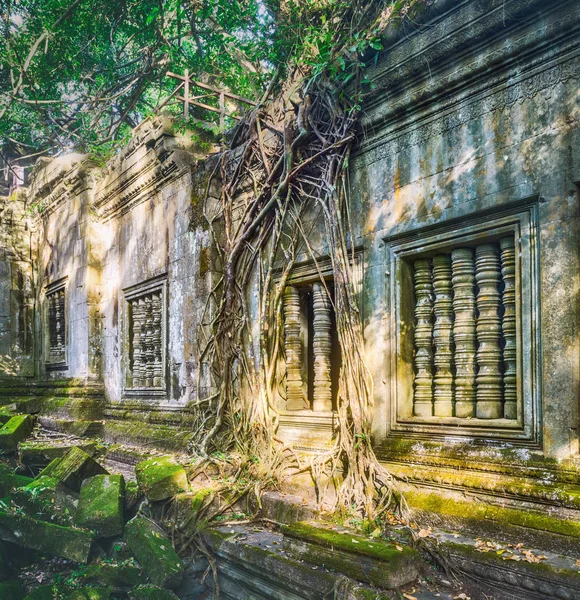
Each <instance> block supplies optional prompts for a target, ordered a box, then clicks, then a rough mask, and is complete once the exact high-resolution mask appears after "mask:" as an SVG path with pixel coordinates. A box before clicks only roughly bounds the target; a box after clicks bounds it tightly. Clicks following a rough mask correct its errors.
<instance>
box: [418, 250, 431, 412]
mask: <svg viewBox="0 0 580 600" xmlns="http://www.w3.org/2000/svg"><path fill="white" fill-rule="evenodd" d="M413 266H414V269H415V318H416V320H417V323H416V325H415V393H414V397H413V414H414V415H415V416H416V417H431V416H433V349H432V342H433V324H432V320H433V283H432V280H431V261H430V260H429V259H427V258H422V259H419V260H416V261H415V263H414V265H413Z"/></svg>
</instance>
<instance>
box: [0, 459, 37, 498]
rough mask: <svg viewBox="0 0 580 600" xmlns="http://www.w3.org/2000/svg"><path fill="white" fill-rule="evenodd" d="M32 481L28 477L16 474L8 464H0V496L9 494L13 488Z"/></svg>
mask: <svg viewBox="0 0 580 600" xmlns="http://www.w3.org/2000/svg"><path fill="white" fill-rule="evenodd" d="M32 481H33V479H32V478H30V477H25V476H24V475H16V474H14V473H13V472H12V470H11V469H10V467H8V465H4V464H0V497H1V498H4V497H5V496H9V495H10V493H11V491H12V489H13V488H19V487H23V486H25V485H28V484H29V483H31V482H32Z"/></svg>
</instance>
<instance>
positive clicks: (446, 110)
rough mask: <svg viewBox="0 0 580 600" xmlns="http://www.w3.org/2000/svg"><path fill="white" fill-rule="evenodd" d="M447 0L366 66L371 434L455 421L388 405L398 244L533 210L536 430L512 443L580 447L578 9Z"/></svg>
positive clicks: (356, 172) (362, 217)
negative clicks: (371, 92)
mask: <svg viewBox="0 0 580 600" xmlns="http://www.w3.org/2000/svg"><path fill="white" fill-rule="evenodd" d="M446 6H447V12H445V11H444V12H443V14H440V15H439V16H438V17H437V18H435V19H434V20H433V21H432V24H431V25H430V26H429V27H426V28H419V29H418V30H417V31H415V32H406V35H405V37H403V38H402V39H398V40H397V41H395V42H394V43H393V44H392V47H390V48H389V49H388V52H387V53H386V57H385V59H383V60H382V61H379V63H378V65H377V66H376V67H374V68H373V69H372V70H371V71H372V72H371V73H370V75H371V78H372V79H373V80H374V82H375V84H376V86H377V88H376V89H377V90H378V91H377V92H376V93H375V96H374V98H373V99H372V100H371V101H370V102H369V103H368V104H367V106H366V107H365V117H364V131H363V132H362V134H361V138H360V143H359V150H358V153H357V156H356V158H355V161H354V165H353V170H352V192H353V195H352V196H353V197H352V201H353V206H352V209H351V213H352V214H354V215H359V218H358V220H357V230H356V235H357V237H358V240H357V242H356V243H357V244H361V245H363V246H364V249H365V255H366V256H365V262H366V271H365V279H364V290H365V294H364V309H365V335H366V339H367V343H368V347H367V348H368V357H369V364H370V366H371V368H372V371H373V375H374V381H375V393H376V398H375V400H376V419H375V429H376V436H377V440H383V439H385V437H386V436H389V435H390V436H391V437H393V436H394V437H397V436H398V437H400V438H404V437H406V438H407V439H413V438H415V439H417V440H421V439H429V438H432V439H435V440H437V439H439V440H441V441H442V442H445V441H446V440H447V441H449V439H453V435H452V434H451V438H449V437H448V436H449V435H450V434H449V431H446V432H445V433H444V434H439V435H438V434H437V433H433V430H427V429H426V428H423V429H421V428H420V427H419V428H417V429H415V430H414V431H409V429H404V428H403V427H402V426H400V425H401V424H400V423H399V422H398V417H397V415H396V414H395V413H396V410H397V408H396V401H397V399H396V396H397V393H398V389H397V386H398V385H399V381H398V378H399V379H400V377H399V374H398V373H397V370H401V369H402V370H405V369H406V370H409V369H410V368H411V367H410V365H408V364H407V365H403V366H401V364H400V361H401V360H403V359H402V358H401V356H399V354H398V353H399V351H400V347H398V346H397V343H398V342H397V340H398V338H397V335H398V334H397V330H399V333H400V329H401V324H402V323H403V321H404V315H401V314H397V313H396V312H395V311H396V306H395V305H394V303H393V298H394V297H395V296H396V295H397V293H398V292H397V289H399V290H400V288H401V286H403V285H404V282H402V281H400V280H398V279H397V277H398V275H397V273H396V272H391V270H392V267H393V264H394V263H393V260H392V259H393V252H394V251H393V250H392V249H393V247H394V245H396V244H397V243H399V240H401V239H404V240H416V241H417V244H418V245H419V246H420V244H421V240H422V239H427V238H428V236H430V235H437V234H443V232H445V231H446V226H448V227H449V230H453V229H459V228H461V227H468V226H469V225H470V224H473V223H476V222H477V220H478V219H480V221H483V222H485V221H488V222H492V221H493V220H494V219H496V218H499V217H500V216H501V214H502V211H503V210H505V211H506V213H507V212H509V211H512V212H517V211H524V212H525V211H530V212H531V213H533V215H534V219H536V222H535V223H534V224H533V225H532V227H531V228H530V229H529V230H528V231H527V232H526V233H525V234H523V233H522V236H523V237H526V236H527V240H524V242H522V243H527V242H529V243H530V244H531V245H533V250H532V258H531V260H532V262H535V266H534V268H536V267H537V271H535V272H534V273H535V275H534V277H536V278H537V279H534V280H533V281H531V282H530V287H531V288H533V289H532V291H535V292H537V294H536V295H534V300H533V301H531V302H529V303H528V305H527V307H525V306H522V308H521V310H522V315H521V316H522V318H523V320H524V323H529V322H533V324H534V326H535V327H537V331H536V332H535V333H534V334H533V336H532V337H533V339H532V340H531V341H530V345H529V346H524V345H523V346H522V348H521V349H520V352H522V353H523V354H526V355H528V356H531V355H533V356H534V360H533V364H532V365H531V366H530V370H529V371H528V372H526V378H527V379H528V380H529V381H527V382H524V383H530V381H531V384H532V385H531V386H529V387H526V386H525V385H524V390H525V391H524V395H528V396H529V395H530V394H535V395H536V398H537V404H536V405H533V406H532V404H530V405H529V409H526V410H528V413H530V412H533V414H528V415H527V416H526V418H527V419H529V420H531V421H533V422H534V423H535V424H536V425H535V426H537V431H536V433H535V434H533V435H530V436H529V437H528V438H527V440H523V439H522V440H521V441H520V442H514V443H515V445H516V446H517V445H518V444H520V445H522V446H528V447H530V448H535V449H538V450H539V449H542V450H543V452H544V453H545V455H546V456H552V457H557V458H570V457H578V452H579V441H578V439H579V438H578V436H579V433H580V430H579V407H578V399H579V398H580V380H579V377H580V371H579V356H580V348H579V344H580V314H579V313H580V298H579V295H580V257H579V252H578V248H579V247H580V213H579V197H578V187H577V184H578V181H579V180H580V170H579V165H580V152H579V148H580V146H579V144H578V136H579V135H580V133H579V127H578V121H579V118H580V105H579V101H578V83H579V80H580V69H579V66H578V65H579V64H580V62H579V61H578V54H579V52H580V37H579V35H578V33H579V31H580V9H579V8H578V5H577V3H575V2H568V1H559V2H551V3H544V2H537V1H533V0H512V1H511V2H494V1H491V0H490V1H488V2H476V1H472V2H461V3H447V5H446ZM506 213H503V214H506ZM530 238H531V239H530ZM409 243H411V242H409ZM413 243H415V242H413ZM532 278H533V277H532ZM528 292H529V290H528ZM409 302H412V300H411V299H410V298H409ZM402 310H404V307H403V309H402ZM520 358H521V357H520ZM397 361H399V364H397ZM530 390H531V391H530ZM524 401H525V402H527V399H524ZM455 438H456V441H461V440H463V441H464V442H467V443H471V441H472V440H473V439H476V440H477V439H478V438H479V439H482V438H483V439H485V438H486V434H485V433H482V434H480V435H477V434H474V433H473V430H472V431H470V432H467V433H465V432H461V431H459V432H458V433H457V435H456V436H455ZM507 446H510V443H507Z"/></svg>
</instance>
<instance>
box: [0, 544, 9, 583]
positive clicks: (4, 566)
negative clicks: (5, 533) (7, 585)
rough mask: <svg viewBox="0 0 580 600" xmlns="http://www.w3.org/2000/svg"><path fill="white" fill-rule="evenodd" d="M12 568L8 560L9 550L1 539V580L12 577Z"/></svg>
mask: <svg viewBox="0 0 580 600" xmlns="http://www.w3.org/2000/svg"><path fill="white" fill-rule="evenodd" d="M11 572H12V569H11V567H10V564H9V562H8V551H7V550H6V546H5V544H4V542H2V541H0V581H6V580H7V579H9V578H10V574H11Z"/></svg>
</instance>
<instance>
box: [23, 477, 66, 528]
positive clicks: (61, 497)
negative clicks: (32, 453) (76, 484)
mask: <svg viewBox="0 0 580 600" xmlns="http://www.w3.org/2000/svg"><path fill="white" fill-rule="evenodd" d="M12 502H13V503H14V504H16V505H17V506H21V507H22V508H24V509H25V510H26V512H27V513H28V514H29V515H30V516H32V517H34V518H35V519H41V520H42V521H55V522H56V523H58V524H60V525H70V524H71V522H72V518H73V515H74V513H75V511H76V498H75V497H74V496H73V494H72V492H71V491H70V490H69V489H68V488H67V487H65V486H64V485H62V484H61V483H60V482H59V481H58V480H56V479H53V478H52V477H46V476H43V477H39V478H38V479H35V480H33V481H32V482H31V483H29V484H28V485H26V486H24V487H20V488H18V489H15V490H14V491H13V492H12Z"/></svg>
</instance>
